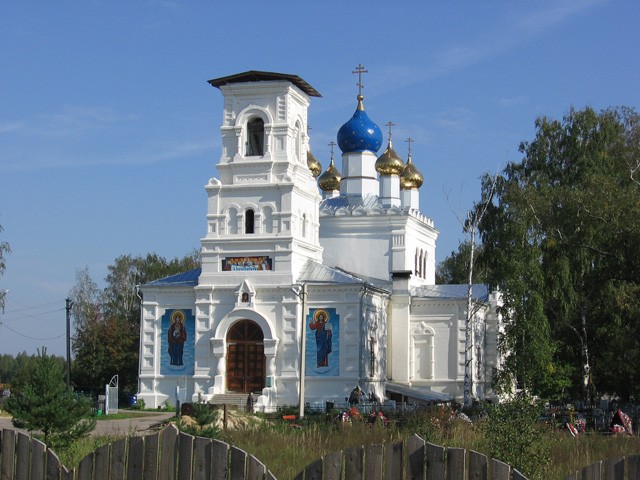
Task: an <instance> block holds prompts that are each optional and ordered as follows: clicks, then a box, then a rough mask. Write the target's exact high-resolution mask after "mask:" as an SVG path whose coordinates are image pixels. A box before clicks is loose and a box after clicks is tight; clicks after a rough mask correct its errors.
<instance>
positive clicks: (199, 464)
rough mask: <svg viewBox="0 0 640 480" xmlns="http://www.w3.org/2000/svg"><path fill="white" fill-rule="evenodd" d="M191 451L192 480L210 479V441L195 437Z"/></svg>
mask: <svg viewBox="0 0 640 480" xmlns="http://www.w3.org/2000/svg"><path fill="white" fill-rule="evenodd" d="M193 448H194V450H193V480H209V478H210V477H211V439H210V438H202V437H196V442H195V445H194V447H193Z"/></svg>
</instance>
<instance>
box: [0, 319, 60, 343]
mask: <svg viewBox="0 0 640 480" xmlns="http://www.w3.org/2000/svg"><path fill="white" fill-rule="evenodd" d="M0 326H4V327H5V328H6V329H8V330H11V331H12V332H13V333H15V334H16V335H20V336H21V337H24V338H28V339H29V340H40V341H48V340H57V339H58V338H60V337H64V336H65V334H64V333H61V334H60V335H58V336H57V337H50V338H38V337H32V336H30V335H25V334H24V333H20V332H18V331H17V330H14V329H13V328H11V327H10V326H9V325H7V324H6V323H4V322H2V321H0Z"/></svg>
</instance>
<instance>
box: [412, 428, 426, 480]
mask: <svg viewBox="0 0 640 480" xmlns="http://www.w3.org/2000/svg"><path fill="white" fill-rule="evenodd" d="M407 459H408V465H407V467H408V469H409V472H408V474H409V477H408V478H409V480H423V479H424V474H425V460H426V455H425V442H424V440H423V439H421V438H420V437H419V436H418V435H417V434H415V433H414V434H413V435H411V436H410V437H409V438H408V439H407Z"/></svg>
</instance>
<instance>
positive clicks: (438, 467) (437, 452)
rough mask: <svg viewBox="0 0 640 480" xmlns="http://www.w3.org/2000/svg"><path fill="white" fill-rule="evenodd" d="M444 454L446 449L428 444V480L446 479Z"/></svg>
mask: <svg viewBox="0 0 640 480" xmlns="http://www.w3.org/2000/svg"><path fill="white" fill-rule="evenodd" d="M444 454H445V449H444V447H441V446H439V445H434V444H433V443H427V480H440V479H442V478H444V474H445V472H446V464H445V461H444Z"/></svg>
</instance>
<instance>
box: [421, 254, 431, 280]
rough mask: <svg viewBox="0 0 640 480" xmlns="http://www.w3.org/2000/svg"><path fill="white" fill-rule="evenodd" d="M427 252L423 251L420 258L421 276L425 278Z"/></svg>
mask: <svg viewBox="0 0 640 480" xmlns="http://www.w3.org/2000/svg"><path fill="white" fill-rule="evenodd" d="M428 255H429V254H428V253H427V252H424V257H423V258H422V278H427V256H428Z"/></svg>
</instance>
